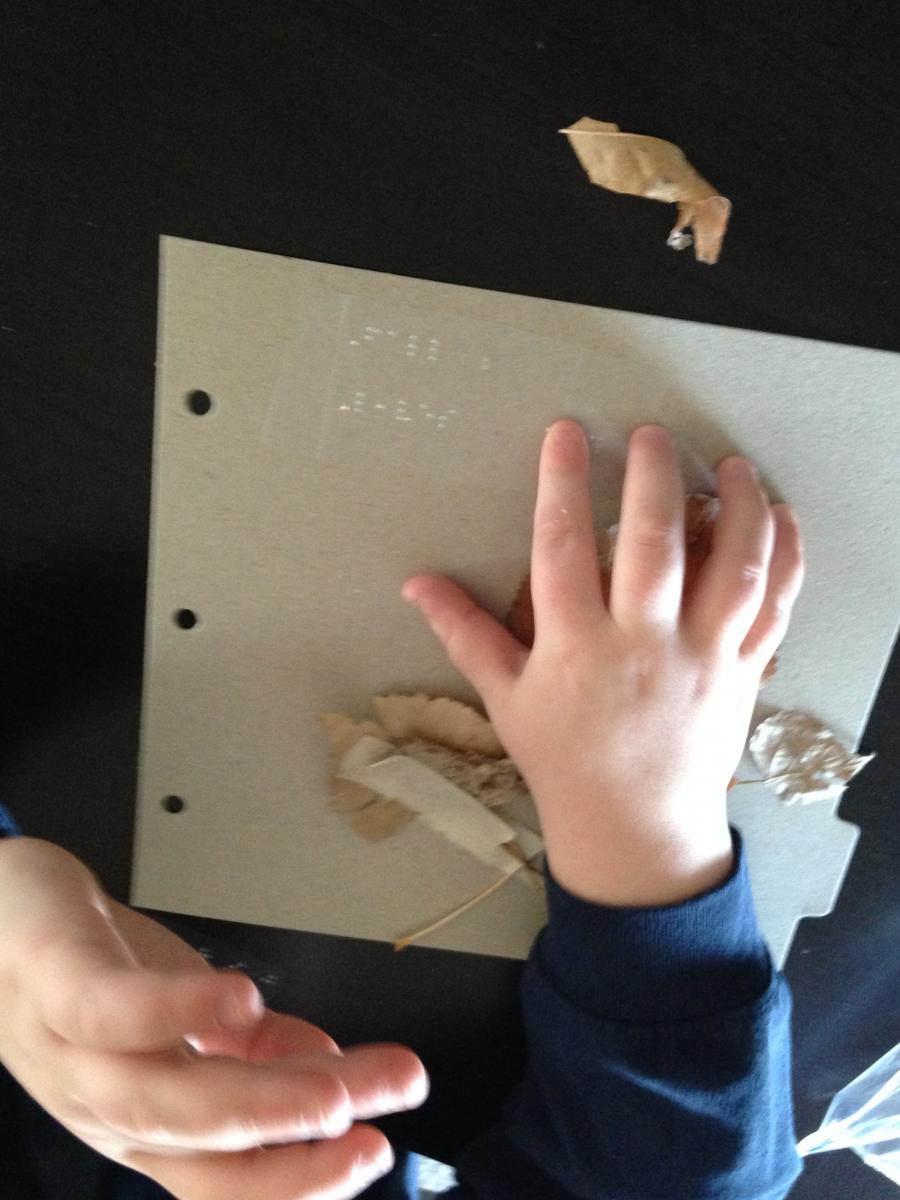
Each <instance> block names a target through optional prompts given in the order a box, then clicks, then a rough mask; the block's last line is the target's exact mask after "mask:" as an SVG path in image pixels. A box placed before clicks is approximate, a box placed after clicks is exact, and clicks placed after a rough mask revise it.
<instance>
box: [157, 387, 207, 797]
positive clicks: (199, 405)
mask: <svg viewBox="0 0 900 1200" xmlns="http://www.w3.org/2000/svg"><path fill="white" fill-rule="evenodd" d="M184 403H185V407H186V408H187V410H188V412H191V413H193V414H194V416H195V417H205V416H206V415H207V414H208V413H210V412H212V408H213V398H212V396H210V394H209V392H204V391H202V390H200V389H199V388H195V389H194V390H193V391H190V392H188V393H187V395H186V396H185V398H184ZM174 620H175V624H176V625H177V626H178V628H179V629H193V628H194V627H195V626H196V625H197V624H198V617H197V614H196V613H195V612H194V610H193V609H192V608H179V609H176V611H175V614H174ZM160 805H161V806H162V808H163V810H164V811H165V812H167V813H180V812H183V811H184V807H185V804H184V800H183V798H182V797H181V796H174V795H170V796H163V798H162V800H161V801H160Z"/></svg>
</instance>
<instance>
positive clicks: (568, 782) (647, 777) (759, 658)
mask: <svg viewBox="0 0 900 1200" xmlns="http://www.w3.org/2000/svg"><path fill="white" fill-rule="evenodd" d="M588 466H589V451H588V443H587V439H586V437H585V435H584V432H583V430H582V429H581V427H580V426H579V425H577V424H576V423H575V422H574V421H558V422H557V423H556V424H555V425H553V426H552V427H551V429H550V430H549V432H548V434H547V437H546V439H545V441H544V446H543V450H542V454H541V464H540V477H539V482H538V495H537V505H536V508H535V515H534V540H533V545H532V557H531V588H532V599H533V604H534V614H535V641H534V647H533V649H532V650H531V651H530V652H529V651H528V650H526V649H525V647H523V646H522V644H521V643H520V642H518V641H517V640H516V639H515V638H514V637H513V636H512V634H511V633H509V632H508V631H507V630H506V629H505V628H504V627H503V626H502V625H501V624H500V623H499V622H498V621H496V620H495V619H494V618H493V617H492V616H490V615H489V614H488V613H487V612H485V611H484V610H483V609H481V608H479V607H478V606H477V605H475V603H474V602H473V601H472V600H471V598H470V597H469V596H467V595H466V593H465V592H464V591H462V589H460V588H459V587H458V586H457V585H456V584H454V583H452V582H451V581H450V580H448V579H446V578H444V577H442V576H417V577H416V578H414V579H410V580H408V581H407V583H406V584H405V585H404V589H403V594H404V596H405V597H406V598H407V599H408V600H411V601H412V602H414V603H416V604H418V605H419V607H420V608H421V609H422V610H423V612H424V613H425V615H426V617H427V619H428V620H429V622H430V624H431V627H432V629H433V630H434V632H435V634H436V635H437V637H438V638H440V640H441V642H442V643H443V645H444V646H445V648H446V650H447V653H448V655H449V656H450V659H451V661H452V662H453V663H454V665H455V666H456V667H457V668H458V669H459V670H460V671H461V672H462V674H463V675H465V676H466V678H467V679H469V680H470V681H471V683H472V685H473V686H474V687H475V688H477V690H478V691H479V693H480V695H481V697H482V700H483V701H484V704H485V707H486V709H487V713H488V716H489V717H490V719H491V721H492V722H493V724H494V727H495V729H496V731H497V735H498V737H499V738H500V740H501V742H502V743H503V745H504V747H505V748H506V750H507V752H508V753H509V754H510V756H511V757H512V758H513V759H514V760H515V762H516V763H517V765H518V767H519V769H520V770H521V772H522V775H523V777H524V778H525V780H526V782H527V783H528V786H529V788H530V789H531V792H532V795H533V796H534V799H535V803H536V805H537V808H538V812H539V815H540V819H541V826H542V830H543V834H544V839H545V844H546V847H547V857H548V862H549V865H550V867H551V870H552V872H553V874H554V876H555V877H556V879H557V880H558V881H559V883H561V884H562V885H563V886H564V887H566V888H567V889H568V890H570V891H571V892H573V893H575V894H576V895H579V896H582V897H584V898H585V899H587V900H592V901H595V902H597V903H605V904H612V905H662V904H671V903H675V902H677V901H679V900H682V899H685V898H687V897H688V896H691V895H696V894H698V893H700V892H702V891H705V890H707V889H708V888H710V887H713V886H715V885H716V884H717V883H718V882H720V881H721V880H722V879H723V878H724V877H725V876H726V875H727V873H728V871H729V869H730V866H731V863H732V847H731V837H730V834H729V830H728V823H727V816H726V803H725V797H726V788H727V785H728V781H729V779H730V777H731V775H732V773H733V770H734V768H735V766H736V765H737V762H738V760H739V758H740V756H741V751H742V748H743V745H744V740H745V738H746V735H747V729H748V726H749V722H750V717H751V714H752V710H753V704H754V700H755V698H756V693H757V689H758V686H759V680H760V676H761V674H762V671H763V668H764V667H765V665H766V664H767V662H768V661H769V659H770V658H771V656H772V654H773V653H774V651H775V648H776V647H777V645H778V643H779V642H780V640H781V638H782V637H783V636H784V633H785V630H786V628H787V623H788V618H789V615H790V611H791V607H792V605H793V603H794V600H795V598H796V596H797V593H798V592H799V590H800V585H801V582H802V577H803V562H802V551H801V543H800V534H799V531H798V528H797V523H796V520H795V518H794V516H793V514H792V512H791V510H790V509H789V508H788V507H787V506H786V505H784V504H776V505H773V506H771V507H770V505H769V503H768V500H767V498H766V496H765V495H764V493H763V491H762V489H761V488H760V486H759V483H758V481H757V478H756V473H755V471H754V469H753V467H752V466H751V465H750V464H749V463H748V462H747V461H746V460H745V459H741V458H728V459H726V460H725V461H724V462H723V463H722V464H721V465H720V466H719V469H718V493H719V496H720V498H721V501H722V508H721V514H720V516H719V519H718V521H717V523H716V527H715V532H714V539H713V550H712V553H711V555H710V557H709V559H708V560H707V562H706V563H705V565H704V567H703V570H702V572H701V574H700V576H699V578H698V580H697V583H696V586H695V587H694V588H693V590H692V594H691V595H688V596H686V597H684V598H683V597H682V580H683V572H684V529H683V525H684V493H683V484H682V480H681V474H680V470H679V466H678V459H677V455H676V451H675V448H674V444H673V441H672V439H671V437H670V435H669V434H668V432H667V431H666V430H664V429H662V428H660V427H659V426H653V425H648V426H643V427H641V428H639V429H638V430H636V432H635V433H634V435H633V436H632V438H631V443H630V447H629V454H628V466H627V471H626V478H625V487H624V495H623V499H622V513H621V521H620V528H619V535H618V541H617V547H616V556H615V563H614V567H613V576H612V587H611V594H610V603H609V607H608V608H607V607H606V605H605V604H604V602H603V598H602V594H601V588H600V579H599V572H598V565H597V555H596V546H595V540H594V530H593V520H592V514H591V503H590V495H589V489H588Z"/></svg>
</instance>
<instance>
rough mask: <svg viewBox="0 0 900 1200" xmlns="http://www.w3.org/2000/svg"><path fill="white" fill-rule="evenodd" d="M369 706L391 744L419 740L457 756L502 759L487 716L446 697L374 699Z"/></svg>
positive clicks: (421, 696) (377, 697) (496, 738)
mask: <svg viewBox="0 0 900 1200" xmlns="http://www.w3.org/2000/svg"><path fill="white" fill-rule="evenodd" d="M372 706H373V707H374V709H375V712H376V713H377V715H378V719H379V720H380V721H381V724H382V725H383V726H384V728H385V729H386V730H387V731H388V733H389V734H390V736H391V737H392V738H393V739H394V741H395V742H408V741H413V740H415V739H417V738H421V739H423V740H425V741H429V742H437V743H438V744H439V745H441V746H446V747H448V749H450V750H459V751H460V752H461V753H467V752H468V751H470V750H471V751H474V752H475V753H477V754H486V755H490V756H492V757H494V758H502V757H503V756H504V755H505V753H506V751H505V750H504V749H503V747H502V746H501V744H500V740H499V738H498V737H497V735H496V733H494V727H493V725H491V723H490V721H489V720H488V719H487V717H483V716H482V715H481V713H479V712H476V711H475V709H474V708H470V707H469V706H468V704H462V703H461V702H460V701H459V700H450V699H448V698H447V697H446V696H437V697H432V696H426V695H425V694H424V693H423V692H419V693H417V694H416V695H414V696H400V695H390V696H375V697H374V699H373V700H372Z"/></svg>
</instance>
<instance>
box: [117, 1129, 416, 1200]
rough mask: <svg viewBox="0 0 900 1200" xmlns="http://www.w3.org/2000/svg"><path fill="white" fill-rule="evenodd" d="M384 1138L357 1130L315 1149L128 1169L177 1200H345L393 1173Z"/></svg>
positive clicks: (142, 1162)
mask: <svg viewBox="0 0 900 1200" xmlns="http://www.w3.org/2000/svg"><path fill="white" fill-rule="evenodd" d="M393 1161H394V1156H393V1153H392V1151H391V1147H390V1143H389V1142H388V1140H387V1138H386V1137H385V1136H384V1134H383V1133H380V1132H379V1131H378V1130H377V1129H373V1128H372V1126H370V1125H354V1126H353V1128H352V1129H351V1130H350V1131H349V1132H348V1133H346V1134H345V1135H344V1136H343V1137H340V1138H335V1139H332V1140H329V1141H323V1142H317V1143H315V1144H313V1145H292V1146H279V1147H270V1148H266V1149H265V1150H258V1149H257V1150H250V1151H246V1152H245V1153H243V1154H209V1155H204V1156H202V1157H191V1158H165V1157H160V1156H158V1155H155V1154H131V1155H129V1156H128V1165H129V1166H131V1167H134V1168H135V1170H138V1171H142V1172H143V1173H144V1174H145V1175H149V1176H150V1177H151V1178H152V1179H155V1180H156V1182H157V1183H159V1184H160V1185H161V1186H162V1187H164V1188H166V1189H167V1190H168V1191H169V1192H171V1193H172V1195H173V1196H176V1197H177V1198H178V1200H247V1197H251V1196H259V1197H265V1200H346V1198H348V1197H351V1196H357V1195H359V1193H360V1192H361V1191H363V1190H364V1189H365V1188H367V1187H368V1186H369V1185H370V1184H371V1183H373V1182H374V1181H375V1180H376V1179H378V1178H379V1177H380V1176H382V1175H385V1174H386V1173H387V1172H388V1171H389V1170H390V1169H391V1167H392V1165H393Z"/></svg>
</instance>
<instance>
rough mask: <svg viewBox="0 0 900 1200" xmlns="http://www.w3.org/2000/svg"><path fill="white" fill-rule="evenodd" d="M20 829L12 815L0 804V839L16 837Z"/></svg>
mask: <svg viewBox="0 0 900 1200" xmlns="http://www.w3.org/2000/svg"><path fill="white" fill-rule="evenodd" d="M20 832H21V831H20V829H19V827H18V825H17V824H16V823H15V821H14V820H13V817H12V813H10V812H9V811H8V809H5V808H4V807H3V805H2V804H0V838H3V837H18V836H19V834H20Z"/></svg>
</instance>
